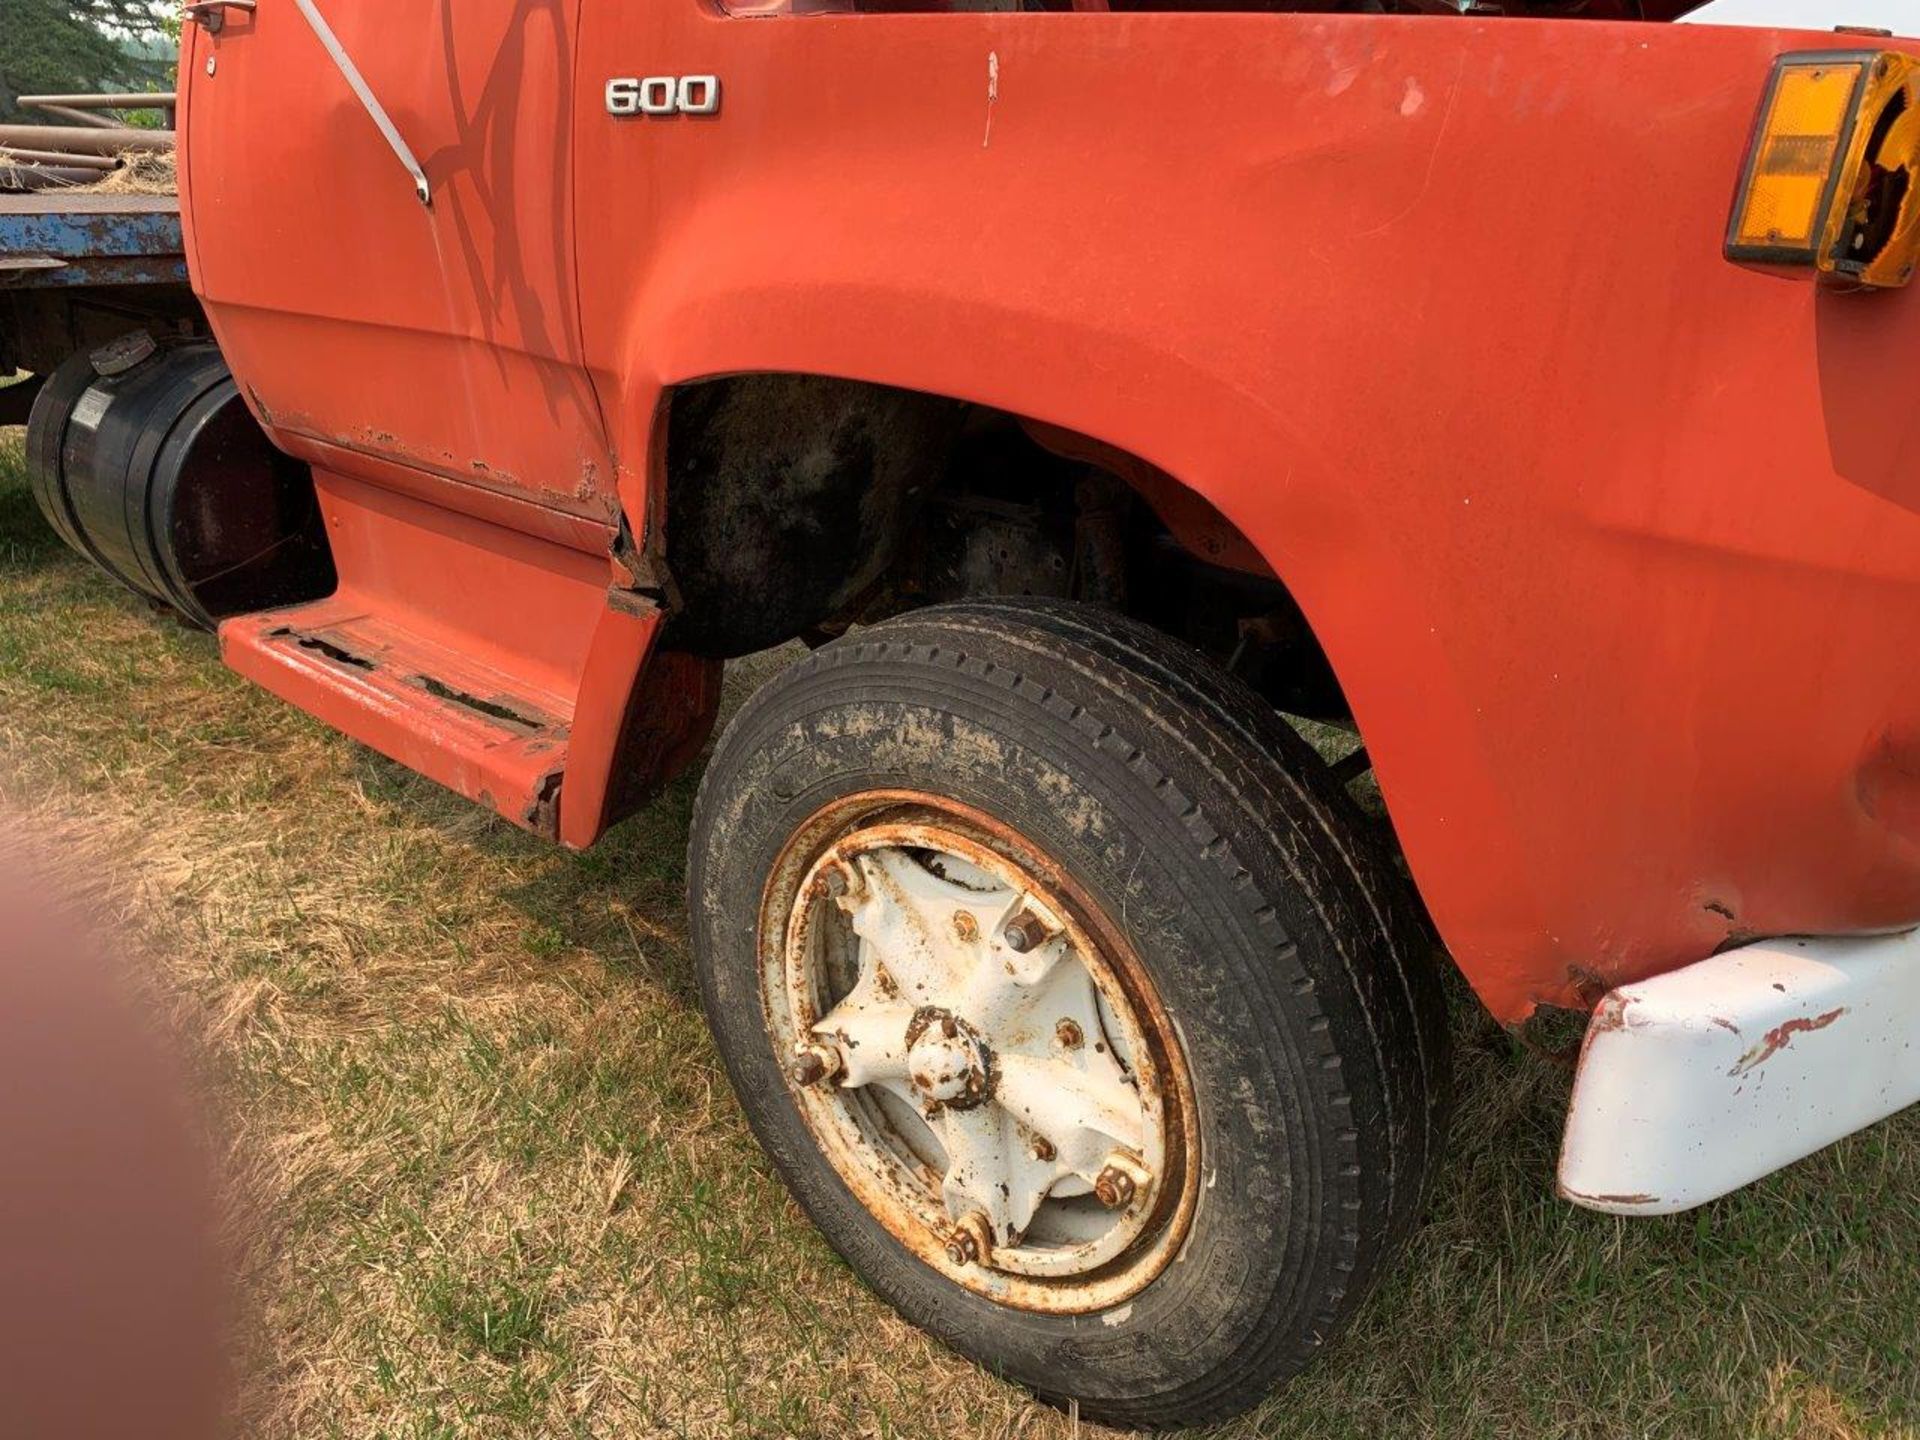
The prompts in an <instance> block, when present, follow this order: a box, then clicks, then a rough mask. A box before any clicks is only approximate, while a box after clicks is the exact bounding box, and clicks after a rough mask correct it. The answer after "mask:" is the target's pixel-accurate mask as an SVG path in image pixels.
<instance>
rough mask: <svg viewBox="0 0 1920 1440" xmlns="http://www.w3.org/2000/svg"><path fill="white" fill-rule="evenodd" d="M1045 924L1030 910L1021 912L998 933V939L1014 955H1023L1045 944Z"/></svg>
mask: <svg viewBox="0 0 1920 1440" xmlns="http://www.w3.org/2000/svg"><path fill="white" fill-rule="evenodd" d="M1047 933H1048V932H1047V922H1046V921H1044V920H1042V919H1041V918H1040V917H1039V916H1038V915H1036V914H1034V913H1033V912H1032V911H1031V910H1022V911H1020V912H1019V913H1018V914H1016V915H1015V916H1014V917H1013V918H1012V919H1011V920H1009V921H1007V923H1006V925H1005V926H1004V927H1003V928H1002V929H1001V931H1000V938H1001V940H1002V941H1004V942H1005V943H1006V947H1007V948H1008V949H1009V950H1011V951H1013V953H1014V954H1016V955H1024V954H1026V953H1027V952H1028V951H1029V950H1033V949H1036V948H1038V947H1039V946H1041V945H1044V944H1046V942H1047Z"/></svg>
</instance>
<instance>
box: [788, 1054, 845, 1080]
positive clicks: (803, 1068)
mask: <svg viewBox="0 0 1920 1440" xmlns="http://www.w3.org/2000/svg"><path fill="white" fill-rule="evenodd" d="M839 1073H840V1052H839V1051H837V1050H833V1049H829V1048H828V1047H827V1046H824V1045H809V1046H807V1048H806V1049H804V1050H802V1051H801V1052H800V1053H799V1054H798V1055H797V1056H795V1057H794V1061H793V1064H791V1065H789V1066H788V1067H787V1074H789V1075H790V1076H792V1077H793V1083H794V1084H796V1085H798V1086H800V1087H801V1088H803V1089H804V1088H806V1087H807V1086H810V1085H820V1084H824V1083H825V1082H826V1081H828V1080H831V1079H833V1077H834V1076H836V1075H838V1074H839Z"/></svg>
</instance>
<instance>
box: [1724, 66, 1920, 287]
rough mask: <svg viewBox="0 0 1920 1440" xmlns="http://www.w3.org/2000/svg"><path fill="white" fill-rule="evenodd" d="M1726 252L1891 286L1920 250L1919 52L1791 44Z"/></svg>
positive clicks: (1756, 137)
mask: <svg viewBox="0 0 1920 1440" xmlns="http://www.w3.org/2000/svg"><path fill="white" fill-rule="evenodd" d="M1726 249H1727V258H1728V259H1730V260H1738V261H1748V262H1755V263H1759V264H1767V265H1798V266H1810V267H1812V268H1813V269H1814V270H1815V271H1816V272H1818V274H1819V275H1820V277H1821V278H1822V279H1825V280H1829V281H1832V282H1836V283H1839V284H1845V285H1854V286H1861V287H1866V288H1872V289H1885V288H1890V287H1894V286H1900V285H1905V284H1906V283H1907V282H1908V281H1909V280H1911V279H1912V278H1913V273H1914V269H1915V264H1916V261H1920V59H1916V58H1915V57H1913V56H1910V55H1903V54H1899V53H1897V52H1894V51H1831V50H1815V51H1802V52H1796V53H1794V54H1790V55H1782V56H1781V57H1780V58H1779V59H1778V60H1776V61H1775V62H1774V66H1773V75H1772V77H1771V79H1770V80H1769V81H1768V83H1767V92H1766V95H1765V97H1764V98H1763V99H1762V101H1761V103H1760V115H1759V119H1758V121H1757V122H1756V124H1755V126H1754V132H1753V140H1752V143H1751V144H1750V145H1749V146H1748V148H1747V161H1746V166H1745V168H1744V170H1743V171H1742V172H1741V177H1740V190H1739V193H1738V194H1737V195H1736V196H1735V199H1734V206H1733V219H1732V222H1731V223H1730V224H1729V226H1728V227H1727V247H1726Z"/></svg>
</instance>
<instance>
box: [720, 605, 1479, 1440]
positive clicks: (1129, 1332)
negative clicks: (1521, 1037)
mask: <svg viewBox="0 0 1920 1440" xmlns="http://www.w3.org/2000/svg"><path fill="white" fill-rule="evenodd" d="M1363 827H1364V822H1362V821H1360V820H1359V818H1358V817H1357V816H1356V815H1354V814H1353V813H1352V812H1351V808H1350V807H1349V806H1348V805H1347V803H1346V799H1345V796H1344V795H1343V794H1342V793H1341V792H1340V791H1339V790H1338V788H1337V787H1335V786H1333V785H1331V784H1330V783H1329V782H1328V781H1327V779H1326V777H1325V776H1324V775H1323V774H1322V773H1321V767H1320V766H1319V763H1318V761H1317V759H1315V757H1314V756H1313V755H1312V753H1311V751H1309V750H1308V749H1307V748H1306V747H1305V745H1304V744H1303V743H1302V742H1300V741H1299V740H1298V738H1297V737H1296V736H1294V734H1293V732H1292V731H1291V730H1290V729H1288V728H1287V727H1286V726H1285V725H1284V724H1283V723H1281V722H1280V721H1279V720H1278V718H1277V717H1275V716H1274V715H1273V714H1272V713H1271V711H1269V710H1267V709H1266V708H1265V707H1264V706H1262V704H1261V703H1260V702H1259V701H1258V700H1257V699H1256V698H1255V697H1254V696H1253V695H1252V694H1251V693H1250V692H1248V691H1247V690H1246V689H1245V688H1244V687H1242V686H1240V685H1238V684H1237V683H1236V682H1233V681H1232V680H1230V679H1228V678H1227V677H1226V676H1224V675H1222V674H1220V673H1218V672H1217V671H1214V670H1213V669H1212V668H1211V667H1209V666H1207V665H1206V664H1205V662H1203V661H1202V660H1200V659H1199V657H1197V656H1195V655H1193V654H1192V653H1191V652H1189V651H1187V650H1185V649H1184V648H1183V647H1180V646H1178V645H1176V644H1174V643H1173V642H1171V641H1169V640H1167V639H1165V638H1164V637H1162V636H1160V635H1158V634H1157V633H1155V632H1152V631H1150V630H1147V629H1145V628H1143V627H1140V626H1136V625H1134V624H1132V623H1131V622H1127V621H1124V620H1121V619H1118V618H1116V617H1114V616H1111V615H1109V614H1106V613H1104V612H1100V611H1095V610H1091V609H1088V608H1085V607H1078V606H1072V605H1062V604H1033V603H1026V602H1023V603H1018V604H1015V603H979V604H969V605H958V606H950V607H942V608H940V609H935V610H928V611H922V612H919V613H917V614H915V615H912V616H909V617H906V618H903V619H899V620H895V621H891V622H889V623H887V624H884V625H880V626H877V627H874V628H872V629H869V630H866V631H863V632H860V633H859V634H857V635H855V636H852V637H849V638H847V639H843V640H840V641H837V642H835V643H834V644H831V645H828V646H826V647H824V648H823V649H821V650H819V651H817V652H815V653H814V654H813V655H811V656H809V657H808V658H807V659H805V660H803V661H801V662H800V663H798V664H796V665H795V666H794V667H792V668H791V669H790V670H788V671H786V672H785V673H783V674H782V675H781V676H779V677H778V678H777V679H775V680H774V681H772V682H771V683H769V684H768V685H766V686H764V687H763V688H762V689H761V691H760V692H759V693H758V694H756V695H755V696H754V697H753V699H752V700H751V701H750V702H749V703H748V705H747V706H746V707H745V709H743V710H742V712H741V713H740V715H739V716H738V717H737V718H736V719H735V721H734V722H733V724H732V725H731V726H730V727H729V728H728V730H727V733H726V735H725V736H724V738H723V739H722V741H721V743H720V746H719V749H718V752H717V753H716V755H715V757H714V760H713V763H712V765H711V767H710V768H709V770H708V773H707V777H706V780H705V783H704V784H703V786H702V788H701V794H700V801H699V807H698V811H697V814H696V816H695V822H694V830H693V841H692V844H693V863H692V870H691V880H690V886H691V896H690V899H691V910H692V917H693V935H694V944H695V953H696V959H697V964H698V969H699V975H700V982H701V987H702V997H703V1001H704V1004H705V1007H706V1011H707V1015H708V1018H709V1021H710V1022H711V1024H712V1026H713V1030H714V1033H715V1036H716V1038H717V1041H718V1044H719V1048H720V1050H721V1053H722V1055H723V1058H724V1059H725V1061H726V1064H727V1067H728V1070H729V1073H730V1075H731V1077H732V1079H733V1083H734V1087H735V1090H736V1091H737V1093H738V1094H739V1096H740V1099H741V1103H742V1105H743V1107H744V1108H745V1110H746V1112H747V1116H748V1119H749V1121H750V1123H751V1124H752V1126H753V1128H754V1131H755V1133H756V1134H757V1135H758V1136H759V1138H760V1140H761V1143H762V1144H763V1145H764V1146H765V1147H766V1149H767V1152H768V1154H769V1155H770V1156H771V1157H772V1158H773V1160H774V1162H775V1164H776V1165H777V1166H778V1167H779V1169H780V1171H781V1173H782V1174H783V1175H784V1176H785V1178H786V1180H787V1183H788V1184H789V1185H790V1186H791V1187H792V1189H793V1192H794V1194H795V1195H796V1197H797V1198H798V1199H799V1201H800V1203H801V1204H802V1205H803V1206H804V1207H805V1208H806V1210H807V1212H808V1213H809V1214H810V1215H811V1216H812V1217H813V1219H814V1221H815V1222H816V1223H817V1224H818V1225H819V1226H820V1228H821V1230H822V1231H823V1232H824V1233H825V1234H826V1236H827V1238H828V1239H829V1240H830V1241H831V1242H832V1243H833V1244H834V1246H835V1247H836V1248H837V1249H838V1250H839V1251H840V1252H841V1254H842V1255H844V1256H845V1257H846V1258H847V1260H848V1261H849V1263H850V1264H852V1265H853V1266H854V1268H855V1269H856V1270H857V1271H858V1272H859V1273H860V1274H861V1275H862V1277H863V1278H865V1279H866V1281H867V1282H868V1283H869V1284H870V1285H872V1286H873V1288H874V1289H875V1290H877V1291H878V1292H879V1293H880V1294H881V1295H883V1296H884V1297H885V1298H886V1299H888V1300H889V1301H890V1302H892V1303H893V1304H894V1305H895V1306H896V1307H897V1308H898V1309H899V1310H900V1311H901V1312H902V1313H903V1314H905V1315H906V1316H907V1317H908V1318H910V1319H912V1320H914V1321H915V1322H916V1323H918V1324H921V1325H923V1326H925V1327H926V1328H928V1329H930V1330H932V1331H933V1332H935V1333H936V1334H938V1335H940V1336H941V1337H942V1338H943V1339H945V1340H946V1341H947V1342H948V1343H949V1344H951V1345H953V1346H954V1347H955V1348H956V1349H958V1350H960V1351H962V1352H963V1353H965V1354H967V1355H969V1356H971V1357H972V1358H974V1359H976V1360H978V1361H980V1362H981V1363H983V1364H985V1365H987V1366H989V1367H990V1368H992V1369H994V1370H996V1371H998V1372H1000V1373H1003V1374H1005V1375H1008V1376H1010V1377H1011V1378H1014V1379H1017V1380H1019V1381H1021V1382H1023V1383H1024V1384H1026V1385H1028V1386H1029V1387H1031V1388H1032V1389H1034V1390H1035V1391H1037V1392H1039V1393H1040V1394H1041V1395H1042V1396H1044V1397H1046V1398H1048V1399H1051V1400H1054V1401H1056V1402H1064V1401H1066V1400H1069V1399H1073V1400H1077V1401H1079V1402H1080V1404H1081V1406H1082V1408H1083V1409H1084V1410H1085V1411H1086V1412H1087V1413H1088V1414H1090V1415H1092V1416H1095V1417H1097V1418H1100V1419H1103V1420H1107V1421H1110V1422H1114V1423H1121V1424H1133V1425H1141V1424H1147V1425H1165V1424H1177V1423H1192V1422H1198V1421H1203V1420H1212V1419H1218V1418H1222V1417H1224V1416H1226V1415H1229V1414H1232V1413H1234V1412H1236V1411H1238V1410H1241V1409H1244V1408H1245V1407H1246V1406H1247V1405H1249V1404H1251V1403H1252V1402H1253V1401H1254V1400H1256V1399H1258V1398H1259V1397H1260V1396H1261V1395H1262V1394H1264V1393H1265V1392H1266V1391H1267V1390H1268V1389H1270V1388H1271V1387H1272V1386H1273V1385H1274V1384H1275V1383H1276V1382H1277V1381H1279V1380H1280V1379H1282V1378H1284V1377H1285V1376H1287V1375H1289V1374H1291V1373H1293V1372H1294V1371H1296V1370H1298V1369H1299V1368H1300V1367H1301V1366H1302V1365H1303V1364H1305V1363H1306V1361H1307V1360H1308V1359H1310V1358H1311V1357H1312V1355H1313V1354H1314V1353H1315V1352H1316V1351H1317V1349H1318V1348H1319V1347H1320V1346H1321V1345H1323V1344H1324V1343H1325V1342H1326V1341H1327V1340H1328V1339H1329V1338H1331V1336H1332V1335H1333V1334H1334V1333H1336V1332H1337V1331H1338V1330H1339V1329H1340V1328H1341V1326H1342V1325H1343V1324H1344V1323H1345V1322H1346V1320H1347V1319H1348V1318H1349V1317H1350V1315H1351V1314H1352V1311H1353V1309H1354V1308H1355V1306H1356V1305H1357V1304H1358V1302H1359V1300H1360V1298H1361V1297H1362V1295H1363V1294H1364V1293H1365V1291H1366V1289H1367V1287H1368V1285H1369V1284H1370V1283H1371V1281H1372V1279H1373V1278H1374V1276H1375V1275H1376V1274H1377V1272H1378V1270H1379V1268H1380V1265H1381V1262H1382V1261H1383V1260H1384V1259H1385V1258H1386V1256H1387V1255H1388V1253H1389V1252H1390V1251H1391V1250H1392V1248H1393V1247H1394V1245H1395V1244H1396V1243H1397V1241H1398V1240H1399V1238H1400V1237H1402V1236H1403V1235H1404V1233H1405V1231H1406V1229H1407V1228H1408V1227H1409V1225H1410V1223H1411V1221H1412V1219H1413V1218H1414V1216H1415V1214H1416V1213H1417V1210H1418V1207H1419V1204H1420V1199H1421V1196H1422V1193H1423V1190H1424V1187H1425V1184H1426V1180H1427V1176H1428V1174H1429V1171H1430V1169H1431V1166H1432V1162H1433V1160H1434V1158H1435V1156H1436V1154H1437V1151H1438V1149H1439V1144H1440V1134H1441V1129H1442V1121H1443V1115H1444V1108H1445V1106H1444V1095H1445V1089H1446V1078H1445V1076H1446V1057H1445V1052H1444V1026H1443V1018H1444V1017H1443V1013H1442V1003H1441V1000H1440V996H1439V989H1438V984H1437V978H1436V976H1435V975H1434V974H1433V972H1432V970H1431V968H1430V966H1428V965H1427V964H1426V963H1425V954H1424V951H1425V947H1424V945H1423V944H1422V937H1421V935H1420V931H1419V927H1418V925H1417V923H1416V922H1415V921H1414V920H1413V918H1412V912H1411V909H1410V907H1409V904H1408V901H1407V897H1406V896H1404V895H1403V894H1401V893H1399V890H1398V880H1397V877H1395V876H1394V875H1393V874H1392V873H1391V872H1390V870H1389V869H1388V868H1387V867H1386V866H1385V865H1384V864H1383V863H1382V862H1381V859H1380V857H1379V856H1378V854H1377V853H1376V852H1375V850H1374V848H1373V846H1372V844H1371V842H1370V839H1369V837H1367V836H1366V834H1365V833H1364V828H1363Z"/></svg>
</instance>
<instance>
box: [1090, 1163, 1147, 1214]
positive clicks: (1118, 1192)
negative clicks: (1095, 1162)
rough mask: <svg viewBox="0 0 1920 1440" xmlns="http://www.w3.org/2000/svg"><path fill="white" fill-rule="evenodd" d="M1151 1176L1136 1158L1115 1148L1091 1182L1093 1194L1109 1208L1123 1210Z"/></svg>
mask: <svg viewBox="0 0 1920 1440" xmlns="http://www.w3.org/2000/svg"><path fill="white" fill-rule="evenodd" d="M1152 1178H1153V1177H1152V1176H1151V1175H1149V1174H1148V1173H1147V1167H1146V1166H1144V1165H1142V1164H1141V1163H1140V1161H1139V1159H1138V1158H1136V1157H1135V1156H1133V1155H1131V1154H1129V1153H1128V1152H1127V1151H1125V1150H1116V1151H1115V1152H1114V1153H1113V1154H1112V1155H1109V1156H1108V1157H1107V1163H1106V1165H1105V1166H1103V1167H1102V1168H1101V1171H1100V1174H1099V1176H1098V1177H1097V1178H1095V1180H1094V1182H1093V1195H1094V1198H1095V1199H1096V1200H1098V1201H1099V1202H1100V1203H1101V1204H1102V1205H1104V1206H1106V1207H1107V1209H1109V1210H1124V1209H1126V1208H1127V1206H1129V1205H1131V1204H1133V1202H1134V1198H1135V1197H1136V1196H1137V1195H1139V1193H1140V1192H1141V1191H1142V1190H1144V1189H1145V1188H1146V1187H1147V1182H1148V1181H1149V1180H1151V1179H1152Z"/></svg>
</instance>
